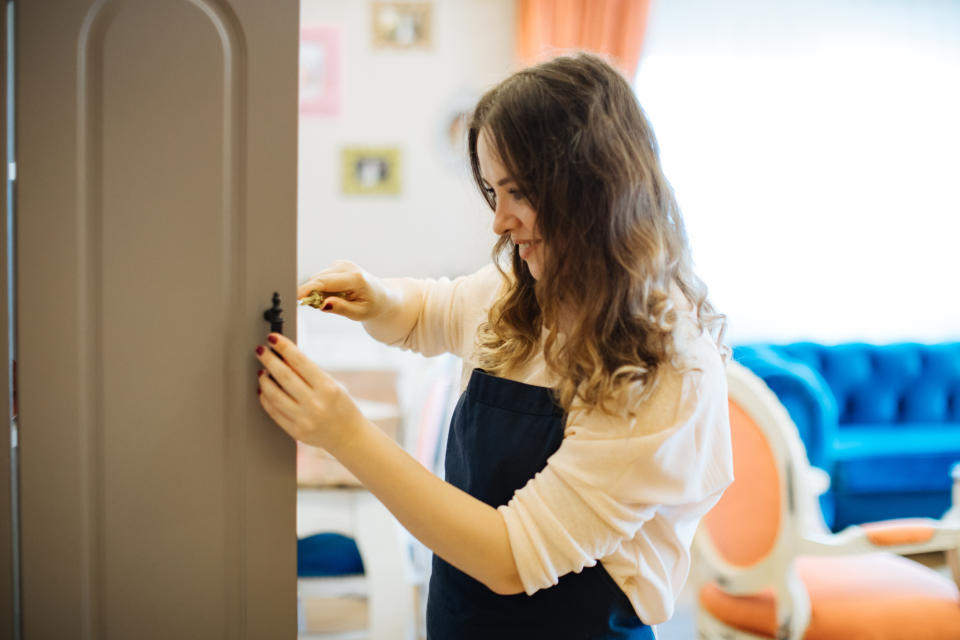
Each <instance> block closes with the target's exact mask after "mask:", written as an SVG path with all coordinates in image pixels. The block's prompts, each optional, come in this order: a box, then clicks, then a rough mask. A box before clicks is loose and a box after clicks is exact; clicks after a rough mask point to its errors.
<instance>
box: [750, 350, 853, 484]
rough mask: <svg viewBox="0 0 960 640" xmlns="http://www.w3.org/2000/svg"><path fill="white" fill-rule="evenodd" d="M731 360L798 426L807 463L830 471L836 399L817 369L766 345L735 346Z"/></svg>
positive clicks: (835, 423) (831, 466) (829, 472)
mask: <svg viewBox="0 0 960 640" xmlns="http://www.w3.org/2000/svg"><path fill="white" fill-rule="evenodd" d="M733 356H734V359H735V360H737V361H738V362H740V363H741V364H742V365H744V366H745V367H747V368H748V369H750V370H752V371H753V372H754V373H755V374H757V376H759V377H760V378H761V379H762V380H763V381H764V382H765V383H766V385H767V386H768V387H770V390H771V391H773V392H774V394H776V396H777V398H778V399H779V400H780V403H781V404H783V405H784V407H785V408H786V409H787V412H788V413H789V414H790V418H791V419H792V420H793V422H794V424H795V425H796V426H797V430H798V431H799V433H800V439H801V440H802V441H803V444H804V447H805V448H806V450H807V459H808V460H809V461H810V464H812V465H814V466H816V467H820V468H821V469H824V470H825V471H826V472H827V473H828V474H830V475H832V474H833V470H834V469H833V456H832V454H831V453H830V450H831V448H832V447H833V443H834V441H835V440H836V436H837V428H838V427H837V423H838V421H839V413H838V408H837V400H836V398H835V397H834V395H833V391H831V390H830V386H829V385H828V384H827V381H826V380H824V379H823V376H821V375H820V374H819V373H818V372H817V371H816V370H814V369H813V368H811V367H810V366H808V365H806V364H804V363H803V362H800V361H799V360H793V359H788V358H786V357H784V356H782V355H781V354H779V353H778V352H777V351H775V350H774V349H772V348H771V347H770V346H768V345H745V346H740V347H735V348H734V350H733Z"/></svg>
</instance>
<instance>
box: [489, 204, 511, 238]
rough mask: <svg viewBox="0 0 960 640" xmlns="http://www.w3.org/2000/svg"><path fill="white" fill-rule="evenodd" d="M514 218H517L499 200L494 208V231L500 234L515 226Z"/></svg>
mask: <svg viewBox="0 0 960 640" xmlns="http://www.w3.org/2000/svg"><path fill="white" fill-rule="evenodd" d="M514 220H516V218H515V217H514V216H512V215H511V214H510V212H509V211H508V210H507V207H505V206H503V205H502V204H501V203H499V202H498V203H497V208H496V209H494V210H493V232H494V233H495V234H497V235H498V236H501V235H503V234H504V233H506V232H507V231H509V230H510V229H512V228H513V224H512V223H513V221H514Z"/></svg>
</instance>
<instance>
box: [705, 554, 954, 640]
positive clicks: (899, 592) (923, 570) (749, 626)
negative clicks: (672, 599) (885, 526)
mask: <svg viewBox="0 0 960 640" xmlns="http://www.w3.org/2000/svg"><path fill="white" fill-rule="evenodd" d="M796 562H797V565H796V566H797V573H798V574H799V575H800V578H801V580H803V583H804V585H806V587H807V591H808V592H809V593H810V607H811V611H812V613H811V616H810V626H809V627H808V628H807V633H806V634H805V635H804V636H803V637H804V640H856V639H863V640H958V639H960V593H958V591H957V586H956V585H955V584H954V583H953V582H952V581H950V580H948V579H946V578H944V577H943V576H941V575H940V574H938V573H937V572H935V571H933V570H932V569H929V568H927V567H924V566H922V565H920V564H918V563H916V562H914V561H913V560H908V559H907V558H901V557H899V556H896V555H893V554H890V553H872V554H866V555H858V556H825V557H824V556H799V557H798V558H797V561H796ZM700 604H701V606H703V607H704V608H705V609H706V610H707V611H708V612H709V613H710V614H711V615H712V616H713V617H715V618H717V619H718V620H720V621H722V622H724V623H725V624H727V625H729V626H731V627H734V628H736V629H740V630H742V631H746V632H749V633H754V634H757V635H760V636H764V637H767V638H773V637H774V631H775V628H776V623H775V616H774V594H773V589H772V588H769V589H766V590H765V591H763V592H761V593H759V594H757V595H755V596H731V595H727V594H726V593H724V592H723V591H721V590H720V589H719V588H718V587H717V586H716V585H714V584H708V585H706V586H705V587H704V588H703V589H702V590H701V591H700Z"/></svg>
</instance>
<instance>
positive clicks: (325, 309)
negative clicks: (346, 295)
mask: <svg viewBox="0 0 960 640" xmlns="http://www.w3.org/2000/svg"><path fill="white" fill-rule="evenodd" d="M330 309H333V303H332V302H328V303H327V304H325V305H323V310H324V311H330Z"/></svg>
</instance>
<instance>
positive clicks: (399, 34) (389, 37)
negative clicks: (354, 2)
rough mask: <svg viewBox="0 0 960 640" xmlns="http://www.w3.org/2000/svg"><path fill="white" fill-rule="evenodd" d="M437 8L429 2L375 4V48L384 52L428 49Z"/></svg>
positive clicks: (373, 12)
mask: <svg viewBox="0 0 960 640" xmlns="http://www.w3.org/2000/svg"><path fill="white" fill-rule="evenodd" d="M432 11H433V7H432V6H431V3H429V2H374V3H373V10H372V14H373V46H374V47H376V48H380V49H427V48H429V47H430V43H431V30H432V24H431V23H432V19H431V18H432V16H431V13H432Z"/></svg>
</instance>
